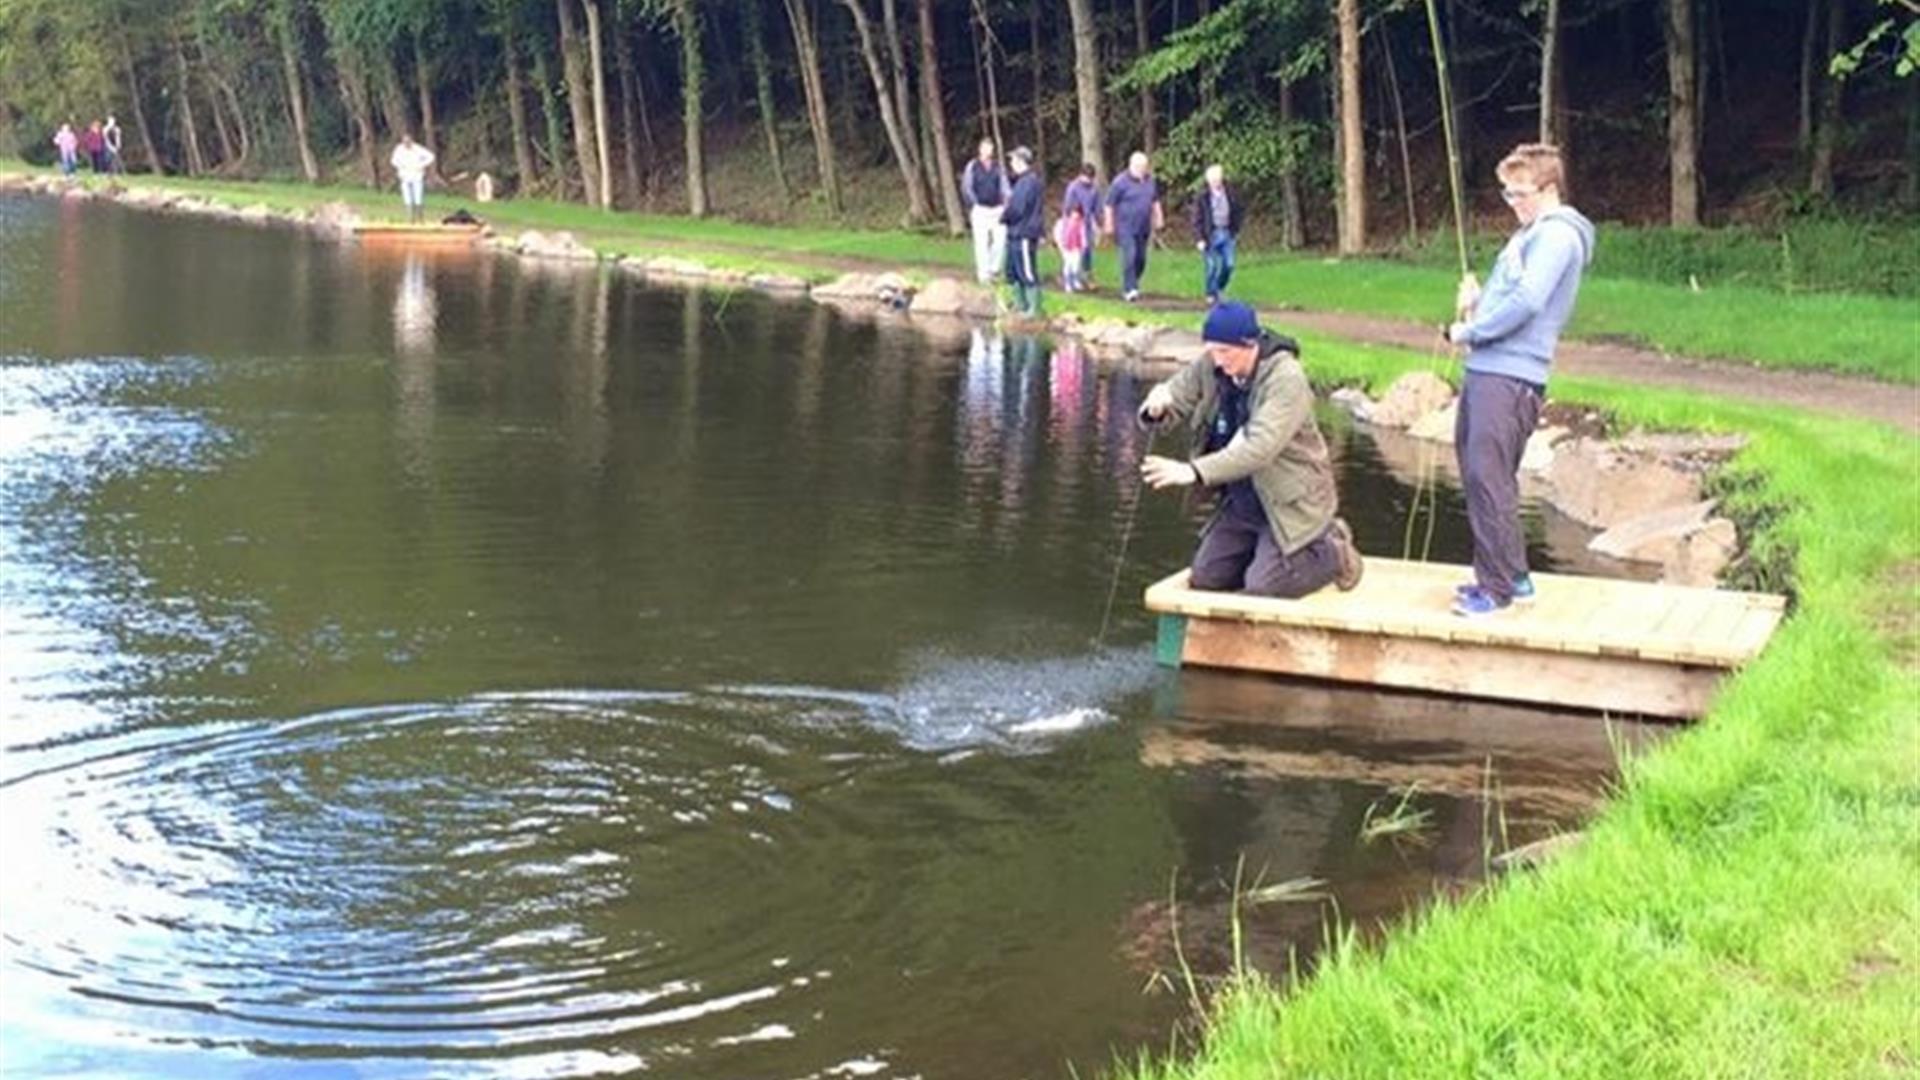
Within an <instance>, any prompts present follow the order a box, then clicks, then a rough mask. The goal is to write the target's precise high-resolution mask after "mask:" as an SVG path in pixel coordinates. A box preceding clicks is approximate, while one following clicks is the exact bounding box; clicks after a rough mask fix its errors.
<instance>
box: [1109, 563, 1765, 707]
mask: <svg viewBox="0 0 1920 1080" xmlns="http://www.w3.org/2000/svg"><path fill="white" fill-rule="evenodd" d="M1470 576H1471V574H1470V571H1468V570H1467V568H1465V567H1461V566H1452V565H1447V564H1444V563H1416V562H1404V561H1400V560H1395V559H1368V560H1367V574H1366V578H1365V579H1364V580H1363V581H1362V582H1361V584H1360V587H1359V588H1357V589H1355V590H1353V591H1352V592H1348V593H1343V592H1340V591H1338V590H1336V589H1323V590H1321V591H1320V592H1318V593H1315V594H1314V595H1312V596H1309V597H1306V598H1304V599H1301V600H1277V599H1273V598H1270V597H1258V596H1246V595H1242V594H1238V593H1220V592H1202V591H1199V590H1195V589H1189V588H1187V572H1186V571H1184V570H1183V571H1181V572H1179V573H1177V574H1174V575H1172V576H1171V577H1168V578H1166V579H1165V580H1163V581H1160V582H1158V583H1156V584H1155V585H1153V586H1152V587H1151V588H1149V589H1148V590H1147V594H1146V604H1147V607H1148V609H1149V610H1152V611H1156V612H1159V613H1160V614H1161V628H1160V659H1161V661H1162V662H1163V663H1169V664H1197V665H1202V666H1207V667H1228V668H1242V669H1247V670H1253V671H1267V672H1275V673H1280V674H1287V675H1301V676H1308V677H1312V678H1320V679H1332V680H1336V681H1340V682H1355V683H1368V684H1373V685H1380V686H1397V687H1406V688H1412V689H1418V690H1431V691H1437V692H1441V693H1449V694H1465V695H1471V696H1477V697H1489V698H1500V699H1505V700H1512V701H1531V702H1542V703H1549V704H1559V705H1570V706H1574V707H1577V708H1585V709H1595V710H1601V711H1607V712H1620V713H1640V714H1645V715H1650V716H1667V717H1692V716H1698V715H1700V714H1701V713H1702V712H1705V711H1706V707H1707V704H1708V703H1709V702H1710V701H1711V699H1712V696H1713V691H1714V689H1715V687H1716V686H1717V685H1718V683H1719V681H1720V679H1721V678H1722V677H1724V676H1725V674H1726V673H1727V672H1728V671H1730V670H1732V669H1734V668H1737V667H1739V666H1740V665H1742V664H1744V663H1746V662H1747V661H1748V660H1750V659H1752V658H1753V657H1754V656H1756V655H1758V654H1759V652H1760V650H1761V648H1762V647H1764V646H1765V645H1766V643H1767V639H1768V638H1769V637H1771V636H1772V635H1773V631H1774V629H1775V628H1776V627H1777V626H1779V624H1780V620H1781V618H1782V617H1783V616H1784V614H1785V610H1786V604H1785V600H1784V599H1783V598H1782V597H1778V596H1769V595H1764V594H1760V593H1742V592H1729V591H1723V590H1718V589H1692V588H1684V587H1681V586H1674V585H1650V584H1646V583H1644V582H1636V581H1616V580H1612V579H1606V578H1589V577H1571V576H1562V575H1558V574H1535V575H1533V580H1534V587H1535V589H1536V591H1537V598H1536V599H1535V601H1534V602H1533V603H1532V604H1530V605H1525V606H1516V607H1514V608H1511V609H1509V610H1507V611H1505V612H1503V613H1501V614H1500V615H1497V616H1493V617H1491V618H1487V619H1479V620H1471V621H1470V620H1466V619H1462V618H1460V617H1459V616H1457V615H1454V614H1453V613H1452V612H1451V611H1449V610H1448V608H1449V605H1450V604H1451V603H1452V601H1453V589H1454V586H1456V585H1458V584H1459V583H1461V582H1462V581H1465V580H1467V579H1468V578H1469V577H1470Z"/></svg>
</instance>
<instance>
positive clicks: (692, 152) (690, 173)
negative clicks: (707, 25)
mask: <svg viewBox="0 0 1920 1080" xmlns="http://www.w3.org/2000/svg"><path fill="white" fill-rule="evenodd" d="M673 28H674V32H675V33H677V34H678V35H679V36H680V75H681V86H683V87H684V90H683V91H682V92H681V100H682V104H683V105H684V107H685V112H684V114H683V116H684V125H683V126H684V127H685V128H686V135H687V212H688V213H689V214H692V215H693V216H694V217H706V216H707V162H706V155H705V152H704V150H703V147H702V141H701V133H702V113H701V109H700V91H701V87H702V86H703V85H704V84H705V82H706V65H705V63H704V61H703V59H702V57H701V54H700V13H699V12H697V11H695V10H694V9H693V0H675V3H674V5H673Z"/></svg>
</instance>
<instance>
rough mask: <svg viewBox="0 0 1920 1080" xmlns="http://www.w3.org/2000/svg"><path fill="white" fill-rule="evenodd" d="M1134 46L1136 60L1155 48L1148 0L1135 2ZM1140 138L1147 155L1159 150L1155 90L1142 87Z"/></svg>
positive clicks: (1136, 0)
mask: <svg viewBox="0 0 1920 1080" xmlns="http://www.w3.org/2000/svg"><path fill="white" fill-rule="evenodd" d="M1133 45H1134V58H1135V59H1136V60H1137V59H1139V58H1140V57H1142V56H1145V55H1147V52H1148V50H1149V49H1151V48H1152V47H1153V39H1152V37H1151V36H1150V35H1149V34H1148V32H1147V0H1133ZM1140 138H1141V141H1142V142H1143V143H1144V144H1145V147H1146V151H1147V153H1149V154H1151V153H1153V152H1154V151H1155V150H1157V149H1159V145H1160V132H1159V128H1158V120H1157V119H1156V118H1155V116H1154V114H1153V88H1152V87H1150V86H1144V85H1143V86H1141V87H1140Z"/></svg>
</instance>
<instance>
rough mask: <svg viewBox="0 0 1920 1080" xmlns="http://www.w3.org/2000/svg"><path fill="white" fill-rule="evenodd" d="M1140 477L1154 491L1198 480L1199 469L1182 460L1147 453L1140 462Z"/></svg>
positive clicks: (1181, 485) (1194, 482) (1182, 485)
mask: <svg viewBox="0 0 1920 1080" xmlns="http://www.w3.org/2000/svg"><path fill="white" fill-rule="evenodd" d="M1140 479H1142V480H1145V481H1146V482H1147V486H1148V487H1150V488H1153V489H1154V490H1156V491H1158V490H1159V489H1161V488H1169V487H1185V486H1187V485H1188V484H1197V483H1199V482H1200V470H1198V469H1196V468H1194V467H1193V466H1192V465H1190V464H1188V463H1186V462H1184V461H1175V460H1173V459H1172V458H1163V457H1157V456H1155V455H1153V454H1148V455H1147V456H1146V458H1145V460H1143V461H1141V462H1140Z"/></svg>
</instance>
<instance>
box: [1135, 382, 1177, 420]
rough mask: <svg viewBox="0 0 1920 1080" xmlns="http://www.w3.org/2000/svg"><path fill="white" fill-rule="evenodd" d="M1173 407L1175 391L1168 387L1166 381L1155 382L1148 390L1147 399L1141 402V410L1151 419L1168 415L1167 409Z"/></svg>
mask: <svg viewBox="0 0 1920 1080" xmlns="http://www.w3.org/2000/svg"><path fill="white" fill-rule="evenodd" d="M1171 408H1173V391H1172V390H1169V389H1167V384H1166V383H1155V384H1154V386H1153V389H1151V390H1149V391H1147V400H1146V401H1144V402H1141V404H1140V411H1141V412H1142V413H1144V414H1146V416H1147V418H1148V419H1150V420H1158V419H1160V418H1161V417H1163V416H1165V415H1167V410H1168V409H1171Z"/></svg>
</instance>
